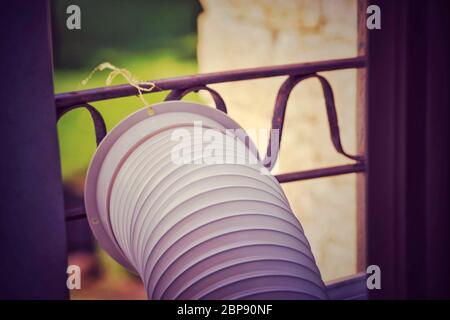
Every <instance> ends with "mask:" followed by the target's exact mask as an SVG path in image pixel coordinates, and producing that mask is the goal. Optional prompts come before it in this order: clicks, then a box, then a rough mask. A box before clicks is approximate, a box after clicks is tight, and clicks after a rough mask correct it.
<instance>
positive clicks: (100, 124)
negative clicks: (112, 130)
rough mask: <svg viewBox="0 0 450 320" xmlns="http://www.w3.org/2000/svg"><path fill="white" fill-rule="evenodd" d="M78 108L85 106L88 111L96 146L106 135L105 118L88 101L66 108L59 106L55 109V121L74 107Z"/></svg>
mask: <svg viewBox="0 0 450 320" xmlns="http://www.w3.org/2000/svg"><path fill="white" fill-rule="evenodd" d="M78 108H85V109H86V110H87V111H89V113H90V115H91V118H92V122H93V123H94V130H95V142H96V143H97V146H98V145H99V144H100V142H102V140H103V138H104V137H105V136H106V133H107V132H106V124H105V120H104V119H103V117H102V115H101V113H100V112H99V111H98V110H97V109H95V108H94V107H93V106H91V105H90V104H88V103H85V104H80V105H75V106H71V107H66V108H60V109H57V112H56V117H57V121H59V119H61V118H62V116H63V115H65V114H66V113H67V112H69V111H72V110H74V109H78Z"/></svg>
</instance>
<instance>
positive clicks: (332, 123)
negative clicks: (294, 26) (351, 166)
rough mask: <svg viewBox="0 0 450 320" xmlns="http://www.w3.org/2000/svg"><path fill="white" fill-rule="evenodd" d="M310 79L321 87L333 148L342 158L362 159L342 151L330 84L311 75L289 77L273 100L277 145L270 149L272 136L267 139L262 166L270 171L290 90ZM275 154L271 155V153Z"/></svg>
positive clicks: (320, 77)
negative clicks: (315, 79) (318, 82)
mask: <svg viewBox="0 0 450 320" xmlns="http://www.w3.org/2000/svg"><path fill="white" fill-rule="evenodd" d="M310 78H317V79H318V80H319V81H320V84H321V86H322V91H323V94H324V98H325V106H326V110H327V116H328V124H329V128H330V136H331V141H332V143H333V146H334V148H335V150H336V151H337V152H338V153H340V154H342V155H343V156H345V157H347V158H349V159H352V160H356V161H363V157H361V156H358V155H350V154H348V153H347V152H345V151H344V148H343V147H342V143H341V137H340V132H339V123H338V117H337V113H336V106H335V102H334V95H333V89H332V88H331V85H330V83H329V82H328V80H327V79H325V78H324V77H322V76H320V75H318V74H316V73H313V74H309V75H302V76H290V77H289V78H287V79H286V81H284V82H283V84H282V85H281V87H280V89H279V90H278V94H277V98H276V100H275V108H274V113H273V117H272V129H278V130H279V135H278V144H275V145H276V147H275V148H274V147H271V145H272V141H271V139H272V136H270V137H269V143H268V146H267V151H266V156H265V159H264V164H265V165H266V167H267V168H268V169H269V170H270V169H272V168H273V166H274V165H275V162H276V160H277V157H278V151H279V146H280V144H281V137H282V131H283V125H284V118H285V115H286V107H287V102H288V100H289V96H290V94H291V92H292V90H293V89H294V88H295V86H296V85H298V84H299V83H300V82H302V81H303V80H306V79H310ZM273 152H274V153H275V154H272V153H273ZM269 160H270V161H269Z"/></svg>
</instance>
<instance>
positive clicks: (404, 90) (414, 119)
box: [367, 0, 450, 299]
mask: <svg viewBox="0 0 450 320" xmlns="http://www.w3.org/2000/svg"><path fill="white" fill-rule="evenodd" d="M371 2H372V3H374V4H376V5H378V6H379V7H380V8H381V30H371V31H369V32H368V48H369V49H368V95H367V103H368V107H367V112H368V118H367V119H368V145H367V146H368V150H367V152H368V183H367V186H368V193H367V196H368V199H367V206H368V207H367V219H368V221H367V225H368V264H376V265H379V266H380V268H381V290H371V291H370V296H371V297H372V298H383V299H392V298H408V299H414V298H415V299H417V298H436V297H439V298H449V297H450V274H449V270H450V255H449V250H450V234H449V232H448V230H449V228H450V223H449V222H450V218H449V201H448V199H449V198H448V191H449V183H448V181H449V169H448V161H449V160H448V159H449V136H448V102H449V99H448V87H449V78H448V65H449V63H448V56H449V46H448V42H447V41H444V40H443V39H446V36H447V34H446V32H447V30H448V24H449V23H448V15H449V4H448V1H440V0H436V1H430V2H421V3H415V2H413V1H403V0H402V1H388V0H376V1H375V0H374V1H371Z"/></svg>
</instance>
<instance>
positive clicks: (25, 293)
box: [0, 1, 68, 299]
mask: <svg viewBox="0 0 450 320" xmlns="http://www.w3.org/2000/svg"><path fill="white" fill-rule="evenodd" d="M0 12H1V14H0V21H1V31H0V32H1V50H0V51H1V55H0V64H1V66H2V67H1V68H0V70H1V76H0V79H1V80H0V81H1V86H0V87H1V91H0V101H1V114H0V137H1V142H0V146H1V149H0V150H1V153H2V155H1V160H0V201H1V202H0V299H65V298H68V291H67V288H66V273H65V271H66V266H67V252H66V232H65V224H64V210H63V209H64V208H63V193H62V184H61V171H60V162H59V150H58V140H57V132H56V112H55V111H56V110H55V102H54V96H53V79H52V58H51V36H50V16H49V4H48V2H47V1H9V2H8V4H5V5H4V6H3V7H2V10H1V11H0Z"/></svg>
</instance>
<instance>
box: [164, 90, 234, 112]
mask: <svg viewBox="0 0 450 320" xmlns="http://www.w3.org/2000/svg"><path fill="white" fill-rule="evenodd" d="M200 90H205V91H208V92H209V93H210V94H211V97H212V98H213V100H214V103H215V105H216V109H218V110H220V111H222V112H224V113H227V106H226V105H225V101H224V100H223V98H222V97H221V96H220V94H219V93H218V92H217V91H216V90H214V89H211V88H210V87H208V86H195V87H190V88H185V89H175V90H172V91H171V92H170V93H169V94H168V95H167V97H166V99H165V101H170V100H181V99H182V98H183V97H184V96H185V95H187V94H188V93H191V92H199V91H200Z"/></svg>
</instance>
